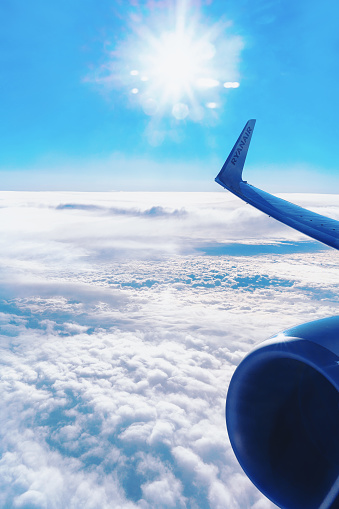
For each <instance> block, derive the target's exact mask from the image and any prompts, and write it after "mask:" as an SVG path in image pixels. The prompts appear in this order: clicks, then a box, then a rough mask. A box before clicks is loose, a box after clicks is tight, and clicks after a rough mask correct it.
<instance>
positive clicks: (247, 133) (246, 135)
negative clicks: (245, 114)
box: [231, 126, 253, 165]
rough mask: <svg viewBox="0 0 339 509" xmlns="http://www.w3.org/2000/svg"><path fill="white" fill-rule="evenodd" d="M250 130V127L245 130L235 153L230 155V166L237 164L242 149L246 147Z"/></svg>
mask: <svg viewBox="0 0 339 509" xmlns="http://www.w3.org/2000/svg"><path fill="white" fill-rule="evenodd" d="M252 130H253V129H252V128H251V127H250V126H248V128H247V129H246V131H245V134H244V136H243V137H242V138H241V141H240V143H239V145H238V146H237V148H236V149H235V151H234V152H233V154H232V159H231V163H232V164H234V165H235V163H236V162H237V160H238V157H239V156H240V154H241V152H242V151H243V148H244V147H245V146H246V143H247V140H248V138H249V136H250V134H251V132H252Z"/></svg>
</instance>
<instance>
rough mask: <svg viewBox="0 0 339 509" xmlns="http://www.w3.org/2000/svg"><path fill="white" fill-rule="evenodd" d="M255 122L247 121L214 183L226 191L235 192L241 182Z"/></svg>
mask: <svg viewBox="0 0 339 509" xmlns="http://www.w3.org/2000/svg"><path fill="white" fill-rule="evenodd" d="M254 125H255V120H254V119H252V120H249V121H248V122H247V124H246V125H245V127H244V129H243V130H242V132H241V134H240V136H239V138H238V139H237V141H236V143H235V145H234V147H233V148H232V150H231V153H230V155H229V156H228V158H227V159H226V162H225V164H224V166H223V167H222V168H221V170H220V172H219V173H218V175H217V176H216V177H215V179H214V180H215V181H216V182H217V183H218V184H220V185H221V186H223V187H225V188H226V189H229V190H232V191H237V190H238V189H239V183H240V182H241V181H242V170H243V167H244V164H245V159H246V155H247V150H248V147H249V144H250V141H251V137H252V134H253V129H254Z"/></svg>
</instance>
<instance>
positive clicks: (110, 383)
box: [0, 193, 338, 509]
mask: <svg viewBox="0 0 339 509" xmlns="http://www.w3.org/2000/svg"><path fill="white" fill-rule="evenodd" d="M0 198H1V201H0V206H1V208H0V215H1V216H2V217H1V221H0V224H1V226H0V230H1V232H0V233H1V235H0V239H1V250H0V253H1V254H0V259H1V271H0V278H1V291H0V292H1V294H0V297H1V306H0V327H1V355H0V358H1V370H0V374H1V378H0V383H1V394H2V398H1V402H0V405H1V411H0V419H1V426H0V434H1V442H0V447H1V460H0V505H1V507H4V508H12V507H21V508H28V507H34V508H61V507H69V508H80V507H81V508H91V509H92V508H111V507H114V508H116V507H122V508H145V509H146V508H153V507H159V508H162V507H163V508H180V507H182V508H208V507H213V508H219V507H220V508H224V507H227V508H229V509H247V508H252V509H269V508H273V507H274V506H273V504H271V503H269V502H268V501H267V500H266V499H265V498H264V497H263V496H262V495H261V494H260V493H259V492H258V491H257V490H256V489H255V488H254V487H253V486H252V485H251V483H250V482H249V481H248V480H247V478H246V476H245V475H244V474H243V473H242V471H241V469H240V467H239V466H238V464H237V461H236V459H235V457H234V455H233V452H232V450H231V447H230V444H229V441H228V438H227V433H226V428H225V418H224V406H225V396H226V392H227V386H228V383H229V380H230V378H231V376H232V373H233V371H234V369H235V366H236V365H237V364H238V363H239V362H240V360H241V359H242V357H243V356H244V355H245V353H246V352H248V351H249V350H250V348H251V347H252V345H254V344H255V343H257V342H258V341H260V340H264V339H266V338H267V337H269V336H270V335H271V334H274V333H275V332H277V331H279V330H281V329H284V328H287V327H289V326H291V325H294V324H297V323H301V322H304V321H309V320H312V319H316V318H320V317H324V316H330V315H332V314H337V313H338V297H337V293H336V288H337V281H336V273H337V270H336V266H337V253H336V252H335V251H334V250H330V249H318V247H321V246H320V245H318V244H317V243H308V242H307V243H306V244H305V245H304V244H303V242H302V241H301V239H302V238H303V237H302V236H301V234H298V233H295V232H292V231H290V230H288V229H287V228H285V227H283V226H280V225H279V224H278V223H276V222H273V220H270V219H269V218H264V217H263V216H262V215H260V214H259V213H258V212H256V211H253V210H252V209H250V208H249V207H248V206H246V205H242V204H239V203H238V202H237V201H235V200H234V199H233V198H230V197H229V196H228V194H226V193H215V194H212V193H205V194H204V193H189V194H185V193H177V194H175V193H163V194H161V193H160V194H152V193H149V194H141V193H101V194H100V193H98V194H96V193H36V194H35V193H1V196H0ZM303 201H304V202H307V201H309V197H307V196H304V197H303V196H299V202H300V203H302V202H303ZM312 201H313V203H314V204H315V205H317V206H318V207H320V208H321V209H322V213H326V212H327V207H328V204H327V203H326V202H325V201H324V200H323V198H322V197H321V196H319V197H312ZM329 205H330V206H331V207H332V209H331V210H332V215H335V214H337V213H338V209H337V208H336V207H335V201H334V199H333V204H331V203H330V204H329ZM258 245H259V246H261V248H260V249H261V251H260V252H259V254H254V255H252V256H248V254H251V253H248V252H246V246H247V247H248V246H250V247H252V248H253V246H258ZM230 246H236V247H237V251H236V252H235V251H234V252H233V254H228V253H227V248H230ZM272 246H274V249H275V250H273V252H272V251H270V249H271V248H272ZM301 246H304V248H303V249H304V252H300V249H301ZM209 249H210V250H211V249H212V250H213V249H214V250H215V251H214V252H212V254H208V250H209ZM220 249H221V251H220ZM223 250H224V251H223ZM206 252H207V254H205V253H206ZM210 253H211V252H210ZM220 253H221V254H220ZM234 253H235V254H234Z"/></svg>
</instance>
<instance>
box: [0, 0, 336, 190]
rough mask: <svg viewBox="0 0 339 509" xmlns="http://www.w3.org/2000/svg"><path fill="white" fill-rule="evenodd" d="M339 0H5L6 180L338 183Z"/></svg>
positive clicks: (14, 184) (43, 185)
mask: <svg viewBox="0 0 339 509" xmlns="http://www.w3.org/2000/svg"><path fill="white" fill-rule="evenodd" d="M338 11H339V6H338V4H337V3H336V2H334V0H326V1H325V2H318V1H315V0H308V1H305V0H300V1H298V2H295V1H291V0H286V1H284V2H283V1H279V0H256V1H255V2H253V1H249V0H230V1H227V2H226V1H221V0H205V1H203V0H201V1H195V0H177V1H174V0H172V1H170V0H159V1H155V0H148V1H146V0H144V1H141V0H140V1H139V0H133V1H132V0H131V1H129V2H127V1H122V0H120V1H119V0H115V1H114V0H101V1H100V2H97V1H95V0H81V1H80V0H73V1H72V2H69V1H66V0H58V1H53V0H47V1H46V0H32V1H30V2H25V1H24V0H11V1H9V0H3V1H2V2H1V5H0V24H1V45H0V59H1V72H2V77H1V94H0V111H1V119H2V122H1V126H0V130H1V135H0V140H1V151H0V178H1V180H0V182H1V184H0V188H2V189H24V190H25V189H27V190H30V189H36V190H40V189H47V190H54V189H55V190H110V189H117V190H186V191H188V190H205V189H206V190H217V189H218V186H217V185H216V184H215V183H214V182H213V179H214V177H215V175H216V174H217V172H218V171H219V167H220V165H221V164H222V163H223V160H224V159H225V158H226V156H227V155H228V152H229V150H230V149H231V147H232V146H233V143H234V141H235V139H236V137H237V136H238V134H239V132H240V130H241V129H242V127H243V125H244V124H245V122H246V121H247V120H248V119H249V118H257V126H256V131H255V134H254V136H253V141H252V146H251V149H250V152H249V156H248V166H247V173H246V178H247V180H249V181H250V182H251V183H252V182H253V184H255V185H258V186H264V187H265V188H266V189H268V190H271V191H273V192H278V191H279V190H281V191H313V192H315V191H316V192H319V191H320V192H338V190H339V177H338V175H339V155H338V154H339V151H338V149H337V141H336V140H337V135H338V124H337V111H338V91H337V87H338V74H339V73H338V50H339V33H338V30H337V19H338V14H339V12H338Z"/></svg>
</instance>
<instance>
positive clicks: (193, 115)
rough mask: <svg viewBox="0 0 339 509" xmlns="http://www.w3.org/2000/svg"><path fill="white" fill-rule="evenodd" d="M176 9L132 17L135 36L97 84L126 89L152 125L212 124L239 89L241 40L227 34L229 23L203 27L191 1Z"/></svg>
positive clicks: (119, 48) (116, 54) (152, 10)
mask: <svg viewBox="0 0 339 509" xmlns="http://www.w3.org/2000/svg"><path fill="white" fill-rule="evenodd" d="M159 5H160V4H159ZM175 6H176V8H175V11H174V12H173V11H171V10H170V9H169V8H168V7H167V8H166V9H165V8H164V7H163V8H161V7H158V8H155V7H153V8H150V9H149V11H148V16H145V12H143V13H139V14H138V16H134V17H133V18H132V19H133V22H132V25H131V28H132V32H131V33H130V35H129V36H128V37H127V38H126V39H125V40H124V41H122V42H121V45H120V46H119V43H118V44H117V46H116V47H115V50H114V51H113V52H112V53H111V55H112V60H111V62H110V63H108V64H107V65H106V66H103V69H102V77H100V76H99V75H98V74H99V73H98V74H97V75H96V78H95V81H96V82H97V83H98V82H101V83H103V84H107V85H108V86H111V87H115V85H116V86H121V85H123V86H125V87H126V90H127V91H128V92H129V95H130V104H131V105H132V106H134V107H139V108H140V109H141V111H143V112H144V113H145V115H147V116H149V117H151V118H152V124H153V125H154V124H155V122H158V124H159V122H160V121H165V119H168V120H170V119H172V120H174V119H175V120H176V121H183V120H185V121H188V120H189V121H192V122H201V121H207V120H208V119H209V118H211V119H212V121H213V122H214V121H215V119H216V118H217V112H218V110H221V109H222V107H223V106H224V104H225V100H226V97H227V95H228V94H231V93H235V92H234V91H233V90H234V89H237V88H238V87H239V85H240V83H239V70H238V65H239V55H240V52H241V50H242V49H243V42H242V39H241V37H239V36H236V35H231V34H230V33H229V30H230V23H229V22H226V21H223V22H221V21H220V20H218V22H217V23H215V24H211V25H209V26H207V25H205V24H204V23H202V22H201V21H200V20H201V19H202V15H201V13H200V12H199V8H198V7H197V6H196V5H194V4H193V2H190V0H177V2H176V4H175ZM166 16H167V18H166ZM126 71H127V73H126Z"/></svg>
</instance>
